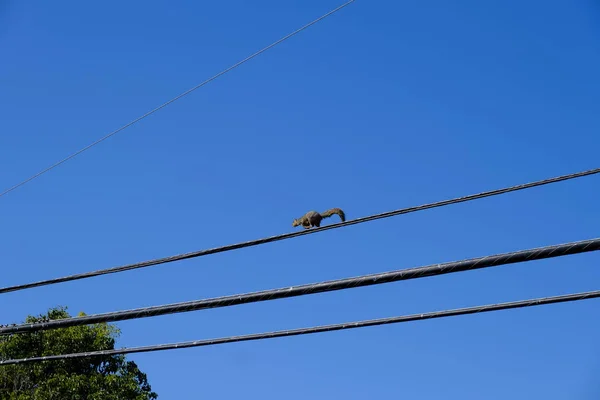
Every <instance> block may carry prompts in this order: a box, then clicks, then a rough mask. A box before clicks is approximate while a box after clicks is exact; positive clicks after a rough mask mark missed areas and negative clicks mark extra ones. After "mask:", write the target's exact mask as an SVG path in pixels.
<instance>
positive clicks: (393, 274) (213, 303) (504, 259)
mask: <svg viewBox="0 0 600 400" xmlns="http://www.w3.org/2000/svg"><path fill="white" fill-rule="evenodd" d="M596 250H600V238H596V239H590V240H583V241H579V242H571V243H565V244H559V245H553V246H546V247H539V248H535V249H529V250H521V251H516V252H510V253H504V254H498V255H492V256H486V257H479V258H473V259H469V260H462V261H453V262H448V263H443V264H434V265H428V266H424V267H417V268H410V269H404V270H396V271H390V272H383V273H378V274H371V275H363V276H358V277H353V278H344V279H336V280H331V281H325V282H319V283H311V284H305V285H299V286H290V287H285V288H279V289H270V290H263V291H259V292H250V293H242V294H235V295H229V296H222V297H215V298H210V299H202V300H193V301H187V302H181V303H173V304H166V305H160V306H151V307H142V308H136V309H132V310H123V311H115V312H108V313H103V314H92V315H86V316H81V317H73V318H65V319H60V320H53V321H48V322H40V323H34V324H21V325H13V326H7V327H2V328H0V334H9V333H17V332H35V331H41V330H48V329H56V328H66V327H70V326H78V325H87V324H94V323H99V322H114V321H124V320H129V319H138V318H147V317H154V316H158V315H166V314H175V313H181V312H190V311H197V310H204V309H208V308H220V307H230V306H234V305H239V304H248V303H255V302H260V301H268V300H275V299H283V298H288V297H296V296H305V295H309V294H315V293H324V292H332V291H337V290H344V289H351V288H356V287H363V286H371V285H380V284H383V283H389V282H397V281H402V280H409V279H416V278H423V277H427V276H436V275H442V274H449V273H455V272H462V271H468V270H475V269H481V268H487V267H494V266H499V265H505V264H514V263H519V262H525V261H533V260H541V259H544V258H553V257H561V256H566V255H571V254H578V253H585V252H590V251H596Z"/></svg>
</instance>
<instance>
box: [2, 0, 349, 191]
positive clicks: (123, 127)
mask: <svg viewBox="0 0 600 400" xmlns="http://www.w3.org/2000/svg"><path fill="white" fill-rule="evenodd" d="M354 1H355V0H350V1H348V2H346V3H344V4H342V5H341V6H339V7H337V8H335V9H333V10H331V11H329V12H328V13H326V14H324V15H322V16H320V17H319V18H317V19H315V20H313V21H312V22H309V23H308V24H306V25H304V26H303V27H301V28H299V29H297V30H295V31H294V32H292V33H289V34H287V35H286V36H284V37H282V38H281V39H279V40H277V41H275V42H273V43H271V44H270V45H268V46H267V47H264V48H262V49H261V50H259V51H257V52H256V53H254V54H252V55H250V56H248V57H246V58H244V59H243V60H241V61H238V62H237V63H235V64H234V65H232V66H230V67H229V68H227V69H224V70H223V71H221V72H219V73H218V74H216V75H214V76H212V77H211V78H209V79H207V80H205V81H204V82H202V83H200V84H198V85H196V86H194V87H193V88H191V89H188V90H186V91H185V92H183V93H181V94H179V95H178V96H176V97H174V98H172V99H171V100H169V101H167V102H166V103H163V104H162V105H160V106H158V107H156V108H155V109H153V110H151V111H148V112H147V113H146V114H144V115H142V116H141V117H138V118H136V119H134V120H133V121H131V122H129V123H127V124H125V125H123V126H122V127H120V128H119V129H117V130H115V131H112V132H111V133H109V134H108V135H106V136H104V137H102V138H100V139H98V140H96V141H95V142H93V143H92V144H89V145H87V146H86V147H84V148H82V149H80V150H78V151H76V152H75V153H73V154H71V155H70V156H68V157H66V158H64V159H62V160H60V161H58V162H57V163H55V164H53V165H51V166H49V167H48V168H46V169H44V170H42V171H40V172H38V173H37V174H35V175H32V176H30V177H29V178H27V179H25V180H24V181H22V182H20V183H18V184H16V185H14V186H12V187H10V188H8V189H6V190H5V191H4V192H2V193H0V197H2V196H4V195H5V194H8V193H10V192H12V191H13V190H15V189H17V188H18V187H20V186H23V185H25V184H26V183H28V182H29V181H32V180H34V179H35V178H37V177H39V176H41V175H43V174H45V173H46V172H48V171H50V170H52V169H54V168H56V167H58V166H59V165H61V164H63V163H65V162H67V161H69V160H70V159H72V158H74V157H76V156H78V155H79V154H81V153H83V152H84V151H86V150H88V149H90V148H92V147H94V146H96V145H97V144H99V143H101V142H103V141H104V140H106V139H108V138H110V137H111V136H113V135H115V134H117V133H119V132H121V131H122V130H124V129H126V128H128V127H130V126H131V125H133V124H135V123H137V122H139V121H141V120H142V119H144V118H146V117H148V116H150V115H151V114H154V113H155V112H156V111H158V110H160V109H162V108H164V107H166V106H168V105H169V104H171V103H173V102H174V101H176V100H179V99H180V98H182V97H184V96H187V95H188V94H190V93H192V92H193V91H195V90H196V89H199V88H200V87H202V86H204V85H206V84H207V83H209V82H211V81H213V80H215V79H217V78H218V77H220V76H221V75H224V74H226V73H227V72H229V71H231V70H232V69H235V68H237V67H239V66H240V65H242V64H244V63H245V62H246V61H250V60H251V59H253V58H254V57H256V56H258V55H259V54H261V53H264V52H265V51H267V50H269V49H270V48H272V47H275V46H276V45H278V44H279V43H281V42H284V41H285V40H287V39H289V38H291V37H292V36H294V35H296V34H298V33H300V32H301V31H303V30H305V29H306V28H308V27H310V26H311V25H314V24H316V23H317V22H319V21H321V20H323V19H325V18H327V17H328V16H330V15H331V14H334V13H336V12H337V11H339V10H341V9H342V8H344V7H346V6H348V5H350V3H353V2H354Z"/></svg>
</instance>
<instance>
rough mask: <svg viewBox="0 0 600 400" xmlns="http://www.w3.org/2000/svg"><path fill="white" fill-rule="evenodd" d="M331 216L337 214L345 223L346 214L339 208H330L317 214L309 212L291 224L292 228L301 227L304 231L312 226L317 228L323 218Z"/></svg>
mask: <svg viewBox="0 0 600 400" xmlns="http://www.w3.org/2000/svg"><path fill="white" fill-rule="evenodd" d="M333 214H337V215H339V216H340V219H341V220H342V222H344V221H346V214H344V212H343V211H342V209H340V208H332V209H329V210H327V211H323V212H322V213H320V214H319V213H318V212H316V211H309V212H307V213H306V214H304V215H303V216H302V217H300V218H297V219H295V220H294V222H292V226H293V227H296V226H298V225H302V227H303V228H304V229H310V228H312V227H313V226H316V227H317V228H318V227H320V226H321V221H322V220H323V218H329V217H331V216H332V215H333Z"/></svg>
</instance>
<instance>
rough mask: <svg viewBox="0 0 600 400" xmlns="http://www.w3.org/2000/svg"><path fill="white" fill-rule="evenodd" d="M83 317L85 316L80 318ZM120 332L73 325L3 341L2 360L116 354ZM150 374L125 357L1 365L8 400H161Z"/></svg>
mask: <svg viewBox="0 0 600 400" xmlns="http://www.w3.org/2000/svg"><path fill="white" fill-rule="evenodd" d="M79 315H80V316H81V315H84V314H83V313H80V314H79ZM69 317H70V315H69V314H68V313H67V310H66V308H64V307H58V308H52V309H50V310H49V311H48V313H47V314H43V315H39V316H37V317H34V316H28V317H27V319H26V320H25V323H39V322H44V321H46V322H47V321H49V320H55V319H62V318H69ZM119 333H120V332H119V330H118V329H117V328H116V327H115V326H113V325H108V324H95V325H84V326H74V327H70V328H64V329H53V330H47V331H38V332H32V333H21V334H13V335H7V336H0V358H1V359H3V360H7V359H14V358H26V357H34V356H42V355H52V354H61V353H63V354H64V353H79V352H86V351H96V350H111V349H114V345H115V339H116V338H117V337H118V335H119ZM157 398H158V396H157V394H156V393H154V392H152V389H151V387H150V385H149V384H148V380H147V379H146V374H144V373H142V372H141V371H140V370H139V368H138V367H137V365H136V364H135V363H134V362H133V361H126V360H125V356H123V355H115V356H103V357H88V358H77V359H71V360H55V361H43V362H34V363H25V364H16V365H6V366H0V399H2V400H4V399H6V400H9V399H10V400H51V399H52V400H54V399H56V400H150V399H157Z"/></svg>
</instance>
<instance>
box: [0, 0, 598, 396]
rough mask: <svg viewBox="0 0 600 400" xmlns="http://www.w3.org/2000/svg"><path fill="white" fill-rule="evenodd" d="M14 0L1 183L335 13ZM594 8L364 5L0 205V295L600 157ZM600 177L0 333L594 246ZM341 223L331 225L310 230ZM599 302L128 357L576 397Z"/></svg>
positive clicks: (579, 275) (368, 306) (199, 323)
mask: <svg viewBox="0 0 600 400" xmlns="http://www.w3.org/2000/svg"><path fill="white" fill-rule="evenodd" d="M341 3H342V2H340V1H330V0H327V1H313V0H310V1H297V0H290V1H274V0H262V1H258V2H253V3H252V4H250V3H249V2H245V1H239V0H231V1H227V2H194V1H176V2H173V1H170V2H167V1H154V2H141V1H130V2H117V1H113V0H110V1H104V2H98V3H90V2H79V1H73V0H68V1H63V2H58V3H56V2H48V1H40V0H37V1H32V2H17V1H14V0H13V1H8V2H6V0H5V1H4V2H3V3H2V4H3V5H2V7H0V105H1V107H0V159H1V160H2V168H1V169H0V184H1V186H2V187H1V188H0V189H2V190H4V189H6V188H8V187H9V186H12V185H13V184H15V183H17V182H19V181H20V180H22V179H24V178H26V177H28V176H30V175H31V174H33V173H35V172H37V171H39V170H40V169H42V168H45V167H46V166H48V165H49V164H51V163H53V162H55V161H57V160H59V159H60V158H62V157H64V156H66V155H68V154H70V153H71V152H73V151H75V150H77V149H79V148H81V147H83V146H85V145H87V144H89V143H90V142H92V141H94V140H96V139H97V138H99V137H101V136H103V135H105V134H107V133H108V132H110V131H112V130H114V129H116V128H117V127H119V126H121V125H123V124H124V123H127V122H129V121H130V120H132V119H134V118H136V117H137V116H139V115H141V114H143V113H145V112H147V111H149V110H150V109H152V108H154V107H156V106H157V105H159V104H161V103H163V102H164V101H166V100H168V99H170V98H172V97H174V96H175V95H177V94H179V93H181V92H183V91H184V90H187V89H188V88H190V87H192V86H194V85H196V84H198V83H200V82H201V81H203V80H204V79H206V78H208V77H210V76H212V75H213V74H215V73H217V72H219V71H220V70H222V69H223V68H226V67H228V66H229V65H231V64H233V63H234V62H236V61H238V60H240V59H241V58H243V57H246V56H247V55H249V54H251V53H253V52H254V51H256V50H258V49H260V48H261V47H263V46H265V45H267V44H269V43H271V42H272V41H274V40H276V39H278V38H280V37H281V36H283V35H285V34H287V33H288V32H290V31H292V30H294V29H296V28H298V27H300V26H301V25H303V24H305V23H306V22H308V21H310V20H312V19H314V18H316V17H318V16H319V15H321V14H323V13H325V12H326V11H328V10H330V9H332V8H334V7H336V6H337V5H339V4H341ZM599 70H600V6H598V5H597V3H594V2H593V1H591V0H587V1H585V0H582V1H570V2H568V1H530V2H520V1H512V0H510V1H487V2H480V1H474V0H470V1H467V0H463V1H453V2H447V1H442V0H430V1H422V2H418V1H401V2H396V1H366V0H357V1H356V2H355V3H353V4H352V5H350V6H349V7H347V8H346V9H344V10H342V11H341V12H339V13H338V14H336V15H334V16H332V17H330V18H328V19H326V20H324V21H322V22H321V23H319V24H318V25H316V26H313V27H312V28H310V29H309V30H307V31H305V32H303V33H301V34H300V35H298V36H296V37H294V38H292V39H291V40H289V41H287V42H285V43H284V44H282V45H280V46H278V47H276V48H274V49H272V50H270V51H268V52H267V53H265V54H263V55H261V56H259V57H258V58H256V59H254V60H252V61H250V62H249V63H247V64H245V65H243V66H241V67H240V68H238V69H236V70H234V71H233V72H231V73H229V74H227V75H225V76H223V77H221V78H219V79H218V80H216V81H214V82H212V83H210V84H208V85H207V86H205V87H203V88H201V89H199V90H198V91H196V92H194V93H193V94H191V95H190V96H188V97H186V98H184V99H182V100H179V101H178V102H176V103H174V104H172V105H170V106H169V107H167V108H165V109H163V110H161V111H159V112H158V113H156V114H155V115H153V116H151V117H149V118H147V119H145V120H144V121H142V122H140V123H139V124H136V125H135V126H132V127H131V128H129V129H127V130H125V131H123V132H121V133H119V134H118V135H116V136H114V137H113V138H111V139H110V140H108V141H106V142H104V143H102V144H101V145H99V146H97V147H95V148H93V149H92V150H90V151H88V152H86V153H84V154H82V155H81V156H79V157H77V158H75V159H73V160H72V161H70V162H68V163H66V164H64V165H63V166H61V167H59V168H57V169H55V170H54V171H52V172H50V173H48V174H46V175H44V176H43V177H41V178H39V179H36V180H35V181H32V182H31V183H29V184H27V185H25V186H23V187H21V188H19V189H18V190H15V191H14V192H12V193H10V194H8V195H6V196H4V197H2V198H0V220H1V221H2V229H1V230H0V243H2V258H3V262H2V264H3V274H2V283H1V286H6V285H12V284H19V283H24V282H29V281H32V280H38V279H45V278H53V277H57V276H62V275H67V274H72V273H77V272H83V271H89V270H94V269H100V268H107V267H112V266H116V265H121V264H126V263H131V262H136V261H142V260H147V259H151V258H155V257H162V256H167V255H172V254H177V253H182V252H187V251H193V250H198V249H204V248H208V247H214V246H219V245H224V244H229V243H234V242H238V241H243V240H250V239H255V238H259V237H264V236H269V235H274V234H279V233H284V232H288V231H290V230H292V229H293V228H292V226H291V222H292V219H293V218H295V217H299V216H300V215H302V214H303V213H304V212H306V211H308V210H311V209H315V210H324V209H327V208H330V207H341V208H343V209H344V210H345V211H346V213H347V216H348V218H356V217H360V216H364V215H368V214H372V213H378V212H382V211H387V210H392V209H397V208H402V207H408V206H413V205H418V204H422V203H426V202H431V201H436V200H441V199H446V198H451V197H455V196H461V195H465V194H470V193H475V192H479V191H483V190H489V189H495V188H499V187H503V186H509V185H513V184H517V183H522V182H529V181H532V180H537V179H543V178H546V177H551V176H555V175H562V174H565V173H570V172H575V171H580V170H585V169H590V168H596V167H598V163H597V160H598V157H597V154H598V150H597V149H598V144H599V143H600V139H599V136H598V129H599V128H600V119H599V117H598V107H599V105H600V81H599V80H598V71H599ZM597 187H598V177H587V178H582V179H579V180H575V181H570V182H565V183H559V184H556V185H552V186H548V187H543V188H536V189H532V190H528V191H524V192H519V193H513V194H508V195H504V196H500V197H496V198H491V199H485V200H479V201H474V202H470V203H464V204H460V205H455V206H449V207H444V208H440V209H435V210H429V211H424V212H419V213H415V214H410V215H405V216H400V217H394V218H390V219H386V220H381V221H376V222H372V223H368V224H361V225H356V226H352V227H348V228H344V229H339V230H334V231H328V232H324V233H320V234H317V235H309V236H306V237H301V238H297V239H292V240H288V241H284V242H279V243H273V244H268V245H264V246H259V247H254V248H249V249H242V250H237V251H232V252H228V253H224V254H218V255H211V256H207V257H202V258H198V259H193V260H188V261H184V262H179V263H173V264H167V265H162V266H155V267H151V268H147V269H143V270H138V271H133V272H126V273H120V274H115V275H112V276H104V277H98V278H93V279H88V280H84V281H78V282H70V283H65V284H60V285H55V286H48V287H43V288H38V289H31V290H26V291H22V292H16V293H9V294H5V295H2V296H1V297H0V303H1V304H2V316H1V318H2V323H8V322H18V321H22V320H23V319H24V317H25V316H26V315H27V314H37V313H41V312H44V311H45V310H47V309H48V308H49V307H51V306H56V305H67V306H69V309H70V312H71V313H73V314H75V313H77V312H79V311H85V312H87V313H98V312H106V311H115V310H119V309H127V308H133V307H142V306H150V305H158V304H163V303H171V302H176V301H185V300H192V299H199V298H206V297H212V296H219V295H227V294H234V293H240V292H247V291H253V290H259V289H267V288H275V287H282V286H289V285H296V284H302V283H310V282H317V281H321V280H326V279H335V278H343V277H348V276H355V275H359V274H367V273H375V272H382V271H387V270H392V269H400V268H409V267H414V266H419V265H427V264H431V263H436V262H443V261H451V260H458V259H463V258H470V257H477V256H483V255H486V254H494V253H500V252H506V251H513V250H519V249H525V248H531V247H536V246H544V245H550V244H555V243H562V242H569V241H574V240H582V239H589V238H593V237H596V236H598V230H597V226H598V223H599V222H600V221H599V214H598V208H597V204H598V190H597ZM327 222H328V223H331V222H332V221H327ZM597 263H598V257H597V255H595V254H585V255H577V256H570V257H564V258H559V259H552V260H545V261H537V262H531V263H527V264H518V265H511V266H506V267H500V268H495V269H488V270H481V271H475V272H467V273H459V274H452V275H446V276H441V277H434V278H426V279H418V280H413V281H407V282H399V283H393V284H387V285H382V286H377V287H369V288H361V289H354V290H348V291H343V292H335V293H327V294H320V295H313V296H306V297H301V298H294V299H287V300H278V301H272V302H265V303H261V304H250V305H244V306H238V307H231V308H224V309H215V310H206V311H200V312H194V313H186V314H179V315H171V316H163V317H157V318H149V319H143V320H132V321H125V322H122V323H119V324H118V325H119V326H120V327H121V329H122V331H123V334H122V337H121V338H120V340H119V341H118V346H119V347H121V346H127V347H132V346H140V345H148V344H156V343H164V342H175V341H183V340H193V339H201V338H210V337H218V336H226V335H233V334H244V333H254V332H261V331H267V330H276V329H286V328H297V327H303V326H311V325H317V324H328V323H335V322H343V321H352V320H360V319H370V318H378V317H385V316H392V315H401V314H408V313H414V312H426V311H432V310H440V309H447V308H454V307H464V306H471V305H477V304H485V303H493V302H501V301H511V300H519V299H524V298H532V297H538V296H552V295H558V294H564V293H569V292H575V291H585V290H597V289H598V288H599V287H598V285H597V282H598V279H599V278H600V272H599V271H598V264H597ZM597 307H598V302H597V301H595V300H589V301H583V302H578V303H571V304H562V305H553V306H544V307H539V308H529V309H522V310H514V311H503V312H496V313H488V314H481V315H472V316H464V317H456V318H447V319H440V320H432V321H425V322H415V323H407V324H398V325H391V326H384V327H374V328H365V329H358V330H352V331H345V332H336V333H326V334H318V335H311V336H303V337H295V338H283V339H275V340H265V341H260V342H248V343H239V344H232V345H223V346H215V347H206V348H197V349H188V350H175V351H167V352H158V353H149V354H138V355H132V356H130V358H132V359H134V360H135V361H136V362H138V363H139V365H140V367H141V368H142V369H143V370H144V371H145V372H147V373H148V377H149V380H150V383H151V384H152V387H153V389H154V390H155V391H157V392H158V393H159V395H160V398H162V399H177V398H238V397H239V396H246V397H248V398H256V397H258V396H266V397H267V398H276V397H277V398H278V397H280V396H285V397H286V399H289V400H292V399H304V398H306V397H312V398H315V397H316V398H328V397H330V396H333V397H344V398H348V399H364V398H366V397H377V398H395V397H397V396H406V397H407V398H419V399H439V398H446V399H461V400H464V399H480V398H486V399H505V398H508V397H510V398H513V399H529V398H532V397H536V398H544V399H546V400H551V399H565V398H573V399H575V398H576V399H592V398H597V397H598V395H599V394H600V385H599V384H598V382H599V381H598V376H599V374H600V361H599V360H600V358H599V355H600V348H599V347H598V336H599V335H600V323H599V322H598V319H597V318H595V315H596V311H597Z"/></svg>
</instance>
